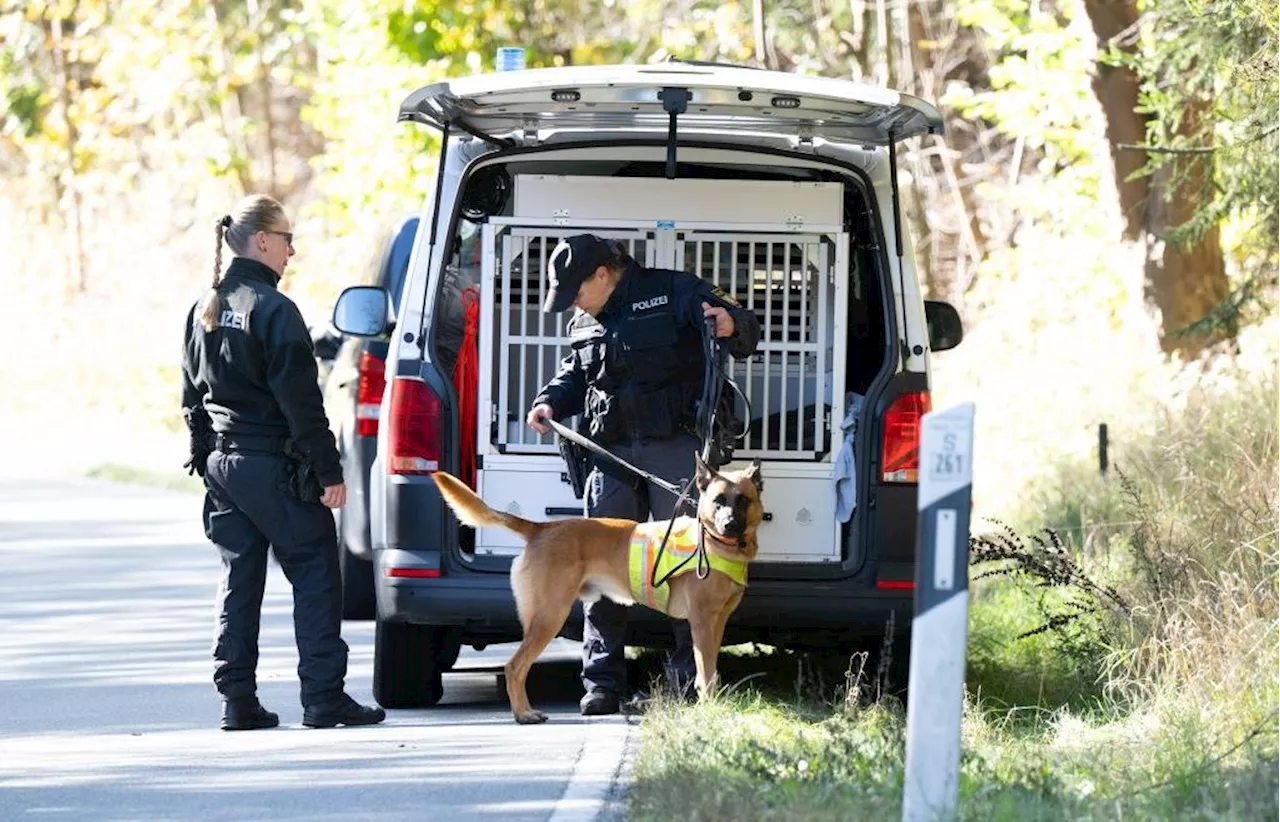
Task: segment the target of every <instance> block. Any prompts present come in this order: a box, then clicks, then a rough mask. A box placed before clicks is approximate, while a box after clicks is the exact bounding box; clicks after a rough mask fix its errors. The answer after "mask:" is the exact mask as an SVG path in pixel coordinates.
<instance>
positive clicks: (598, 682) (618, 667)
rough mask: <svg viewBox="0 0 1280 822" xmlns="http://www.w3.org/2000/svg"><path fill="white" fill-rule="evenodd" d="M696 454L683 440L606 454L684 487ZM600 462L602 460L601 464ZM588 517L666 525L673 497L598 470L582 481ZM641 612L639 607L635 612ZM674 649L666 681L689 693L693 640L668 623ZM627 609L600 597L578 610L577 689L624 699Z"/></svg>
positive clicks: (688, 506) (681, 624)
mask: <svg viewBox="0 0 1280 822" xmlns="http://www.w3.org/2000/svg"><path fill="white" fill-rule="evenodd" d="M698 450H699V445H698V440H697V439H696V438H695V437H692V436H689V435H687V434H682V435H680V436H676V437H672V438H671V439H668V440H660V441H656V442H648V443H643V444H642V443H622V444H617V445H611V446H609V451H610V452H611V453H614V454H617V455H618V456H619V457H622V458H623V459H624V460H626V461H627V462H629V463H631V464H632V465H634V466H636V467H637V468H642V469H644V470H645V471H648V472H649V473H651V474H654V475H655V476H657V477H660V478H662V479H664V480H666V481H667V482H675V483H680V484H681V487H683V483H684V482H685V481H687V480H688V479H690V478H691V477H692V476H693V470H694V461H693V455H694V454H695V453H697V451H698ZM601 459H603V458H601ZM690 493H692V494H694V495H695V496H694V498H693V500H692V501H688V500H686V502H685V506H684V510H682V511H680V512H679V514H681V515H683V514H692V513H693V511H694V510H695V506H696V503H697V497H696V493H697V492H696V489H695V490H692V491H691V492H690ZM584 497H585V499H584V502H585V506H586V513H587V516H589V517H620V518H622V519H631V520H635V521H637V522H647V521H648V520H649V519H650V518H652V519H655V520H664V519H671V517H672V516H676V514H674V513H673V509H674V508H675V504H676V497H675V495H674V494H672V493H670V492H668V491H666V490H665V489H663V488H659V487H658V486H656V485H653V484H651V483H648V482H645V481H644V480H642V479H640V478H639V477H633V476H631V475H630V474H628V475H627V478H626V479H621V478H619V477H616V476H613V475H611V474H606V473H603V472H601V471H600V469H599V468H596V469H594V470H593V471H592V472H591V475H590V476H589V477H587V488H586V493H585V494H584ZM636 607H643V606H636ZM671 627H672V630H673V631H674V632H675V637H676V649H675V652H674V653H673V654H672V655H671V658H670V660H669V661H668V663H667V677H668V679H670V680H672V684H673V685H674V686H675V687H677V688H685V687H688V686H689V684H690V683H692V682H693V680H694V678H695V676H696V674H697V669H696V666H695V665H694V661H693V637H692V635H691V634H690V631H689V623H688V622H687V621H685V620H683V619H673V620H672V621H671ZM626 633H627V608H626V606H623V605H619V604H617V603H616V602H613V601H611V600H608V599H605V598H603V597H601V598H600V599H598V600H596V601H595V602H591V603H587V604H586V605H584V606H583V626H582V684H583V686H584V687H585V688H586V689H587V690H588V691H593V690H595V691H609V692H612V693H615V694H617V695H618V696H619V697H623V698H625V697H626V695H627V693H626V692H627V671H626V657H625V653H624V652H625V645H624V641H625V639H626Z"/></svg>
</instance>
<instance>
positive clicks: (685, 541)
mask: <svg viewBox="0 0 1280 822" xmlns="http://www.w3.org/2000/svg"><path fill="white" fill-rule="evenodd" d="M669 525H670V522H669V521H667V520H661V521H658V522H642V523H640V524H639V525H637V526H636V527H635V530H634V531H632V532H631V551H630V555H629V556H630V562H631V574H630V576H631V596H632V598H634V599H635V601H636V602H638V603H639V604H641V605H647V606H649V607H650V608H652V609H654V610H655V611H661V612H662V613H664V614H665V613H667V603H668V601H669V600H670V598H671V586H670V584H669V583H670V581H671V579H675V578H676V577H678V576H682V575H684V574H687V573H689V572H690V571H694V570H696V569H697V567H698V558H697V557H696V556H695V554H697V552H698V521H697V520H696V519H694V518H693V517H679V518H677V519H676V523H675V525H674V526H673V527H672V528H671V536H670V537H668V538H667V544H666V547H665V548H663V550H662V556H661V557H659V556H658V547H659V546H661V545H662V538H663V537H664V536H666V534H667V527H668V526H669ZM707 560H708V562H709V563H710V564H711V569H712V570H713V571H719V572H720V573H722V574H724V575H725V576H727V577H728V578H729V579H731V580H733V581H734V582H736V583H738V584H739V585H742V586H744V587H745V586H746V584H747V561H746V560H744V559H729V558H728V557H724V556H721V555H720V554H717V553H715V552H713V551H707ZM681 563H684V564H683V566H681ZM677 567H679V568H680V570H678V571H675V569H676V568H677ZM672 571H675V573H674V574H672V576H671V578H670V579H667V575H668V574H671V573H672ZM655 578H656V579H657V580H658V581H659V582H661V583H662V584H661V585H659V586H657V587H656V588H655V587H654V585H653V581H654V579H655Z"/></svg>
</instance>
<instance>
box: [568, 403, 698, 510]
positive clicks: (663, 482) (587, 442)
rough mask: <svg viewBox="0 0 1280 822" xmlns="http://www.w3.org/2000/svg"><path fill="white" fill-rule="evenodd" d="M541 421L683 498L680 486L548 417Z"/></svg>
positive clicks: (571, 439) (591, 450) (584, 446)
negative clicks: (635, 464)
mask: <svg viewBox="0 0 1280 822" xmlns="http://www.w3.org/2000/svg"><path fill="white" fill-rule="evenodd" d="M543 421H544V422H546V423H547V424H548V425H550V426H551V427H552V428H553V429H555V432H556V433H557V434H559V435H560V436H562V437H564V438H565V439H567V440H569V441H570V442H574V443H577V444H578V445H581V446H582V447H583V448H585V449H587V450H588V451H590V452H591V453H593V454H598V455H599V456H602V457H605V458H606V459H609V460H611V461H613V462H615V463H617V464H618V465H621V466H622V467H623V468H625V469H627V470H628V471H630V472H632V473H633V474H636V475H638V476H641V477H644V478H645V479H646V480H648V481H649V482H652V483H653V484H654V485H656V486H658V487H659V488H664V489H666V490H667V491H670V492H671V493H672V494H675V495H676V496H677V497H679V496H683V492H681V490H680V486H678V485H675V484H674V483H670V482H667V481H666V480H664V479H662V478H661V477H656V476H654V475H653V474H650V473H649V472H648V471H645V470H643V469H640V468H637V467H636V466H634V465H632V464H631V463H629V462H627V461H626V460H624V459H623V458H622V457H619V456H618V455H617V454H613V453H610V452H609V451H608V450H606V449H605V448H604V447H602V446H600V445H598V444H597V443H594V442H592V441H591V440H589V439H587V438H586V437H584V436H582V435H581V434H579V433H578V432H577V431H574V430H573V429H571V428H566V427H565V426H563V425H561V424H560V423H558V422H556V421H555V420H553V419H551V418H550V417H548V418H546V419H544V420H543Z"/></svg>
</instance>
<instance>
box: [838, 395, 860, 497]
mask: <svg viewBox="0 0 1280 822" xmlns="http://www.w3.org/2000/svg"><path fill="white" fill-rule="evenodd" d="M863 399H864V397H863V396H862V395H861V394H855V393H854V392H852V391H850V392H849V393H848V394H846V395H845V412H844V422H842V423H840V428H841V429H843V431H844V443H843V444H842V445H841V446H840V453H838V454H836V461H835V465H834V466H833V473H834V475H835V480H836V519H838V520H839V521H840V522H848V521H849V518H850V517H852V516H853V512H854V509H855V508H857V507H858V485H857V477H858V472H857V470H856V462H855V460H854V456H853V440H854V435H855V434H857V433H858V417H859V416H860V415H861V414H862V401H863Z"/></svg>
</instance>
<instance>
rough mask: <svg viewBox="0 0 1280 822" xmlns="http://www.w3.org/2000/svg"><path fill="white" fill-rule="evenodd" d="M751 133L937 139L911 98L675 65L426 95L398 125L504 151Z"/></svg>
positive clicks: (563, 72)
mask: <svg viewBox="0 0 1280 822" xmlns="http://www.w3.org/2000/svg"><path fill="white" fill-rule="evenodd" d="M675 116H678V119H679V128H680V131H681V132H682V133H685V132H695V133H702V134H706V133H717V132H720V133H724V132H734V133H739V134H740V133H744V132H747V133H757V134H770V135H781V136H788V137H801V138H805V139H814V138H819V139H822V140H826V141H829V142H836V143H846V144H853V145H875V146H884V145H891V144H893V143H896V142H899V141H901V140H905V139H907V138H908V137H915V136H917V135H920V134H925V133H930V134H933V133H941V132H942V129H943V121H942V116H941V115H940V114H939V113H938V110H937V109H936V108H934V107H933V106H932V105H930V104H929V103H926V102H925V101H923V100H920V99H919V98H916V97H912V96H910V95H906V94H899V93H898V92H896V91H891V90H888V89H882V88H876V87H873V86H865V85H860V84H857V83H853V82H848V81H845V80H833V79H829V78H823V77H803V76H799V75H794V74H785V73H783V72H776V71H763V70H758V69H750V68H739V67H724V66H706V65H695V64H683V63H668V64H660V65H626V66H574V67H569V68H549V69H530V70H527V71H513V72H505V73H499V74H484V75H477V76H472V77H460V78H455V79H450V80H445V81H443V82H440V83H434V84H432V85H429V86H424V87H422V88H420V89H418V90H417V91H415V92H413V93H412V94H410V95H409V96H408V97H407V98H405V101H404V102H403V103H402V104H401V106H400V117H399V119H400V120H402V121H404V120H413V121H416V122H420V123H424V124H427V125H430V126H434V127H436V128H441V129H445V128H448V129H450V130H452V129H457V130H460V131H465V132H468V133H470V134H473V135H475V136H477V137H480V138H482V139H485V140H488V141H491V142H495V143H499V144H511V143H514V142H516V140H517V139H518V138H521V137H526V136H534V135H542V136H545V135H546V134H547V133H553V132H590V133H593V134H599V133H602V132H630V133H635V132H655V133H660V132H665V131H668V130H669V129H671V128H673V121H674V118H675Z"/></svg>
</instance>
